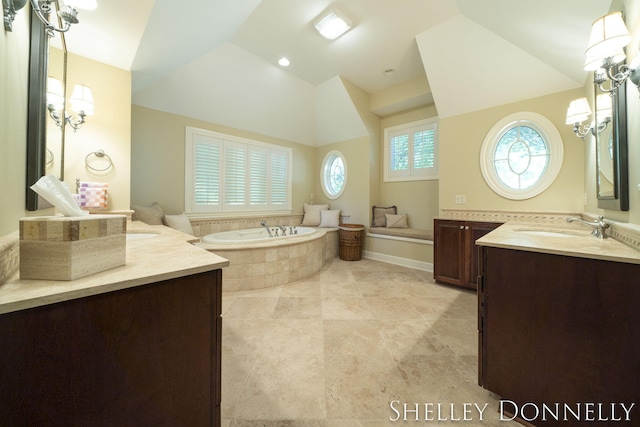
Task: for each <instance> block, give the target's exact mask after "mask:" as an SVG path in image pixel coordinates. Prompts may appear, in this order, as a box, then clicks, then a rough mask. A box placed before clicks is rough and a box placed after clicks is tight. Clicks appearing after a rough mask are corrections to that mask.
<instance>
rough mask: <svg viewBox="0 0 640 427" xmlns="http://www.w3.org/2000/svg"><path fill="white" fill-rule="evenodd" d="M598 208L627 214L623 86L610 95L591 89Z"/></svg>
mask: <svg viewBox="0 0 640 427" xmlns="http://www.w3.org/2000/svg"><path fill="white" fill-rule="evenodd" d="M594 88H595V90H594V95H595V96H594V99H595V122H594V125H593V127H592V129H593V130H594V135H595V147H596V191H597V196H598V207H599V208H601V209H609V210H620V211H628V210H629V172H628V155H627V98H626V84H623V85H621V86H620V87H619V88H618V89H616V90H614V91H613V92H612V93H611V94H609V93H607V92H603V91H602V90H600V88H599V87H598V85H594Z"/></svg>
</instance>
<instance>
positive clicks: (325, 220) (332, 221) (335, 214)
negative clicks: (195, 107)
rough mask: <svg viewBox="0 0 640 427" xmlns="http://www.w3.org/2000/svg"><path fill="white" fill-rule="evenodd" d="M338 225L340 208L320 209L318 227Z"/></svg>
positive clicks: (334, 226)
mask: <svg viewBox="0 0 640 427" xmlns="http://www.w3.org/2000/svg"><path fill="white" fill-rule="evenodd" d="M339 225H340V209H335V210H321V211H320V227H322V228H336V227H338V226H339Z"/></svg>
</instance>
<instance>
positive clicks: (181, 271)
mask: <svg viewBox="0 0 640 427" xmlns="http://www.w3.org/2000/svg"><path fill="white" fill-rule="evenodd" d="M127 233H129V234H138V235H139V236H140V238H138V239H135V238H134V239H131V240H129V239H128V240H127V248H126V251H127V254H126V264H125V265H123V266H121V267H116V268H112V269H110V270H106V271H102V272H100V273H96V274H93V275H91V276H87V277H83V278H80V279H77V280H71V281H53V280H25V279H20V278H19V274H18V273H16V274H15V275H14V276H12V277H11V278H9V280H7V281H6V282H5V283H3V284H2V285H0V314H2V313H9V312H13V311H19V310H24V309H28V308H33V307H38V306H42V305H47V304H53V303H57V302H61V301H67V300H71V299H77V298H82V297H86V296H90V295H98V294H102V293H106V292H111V291H115V290H120V289H126V288H131V287H134V286H140V285H146V284H149V283H153V282H157V281H161V280H167V279H174V278H177V277H182V276H188V275H191V274H197V273H203V272H206V271H212V270H217V269H220V268H222V267H227V266H228V265H229V261H228V260H226V259H224V258H222V257H219V256H217V255H215V254H213V253H211V252H208V251H206V250H204V249H202V248H199V247H197V246H195V245H193V244H192V243H193V242H195V241H198V239H197V238H196V237H193V236H190V235H188V234H184V233H182V232H180V231H177V230H174V229H171V228H169V227H165V226H162V225H154V226H151V225H147V224H144V223H142V222H139V221H133V222H132V221H128V222H127Z"/></svg>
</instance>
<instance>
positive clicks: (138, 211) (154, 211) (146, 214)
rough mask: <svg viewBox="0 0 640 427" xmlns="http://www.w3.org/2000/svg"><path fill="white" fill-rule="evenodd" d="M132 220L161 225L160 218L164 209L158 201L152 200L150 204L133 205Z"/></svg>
mask: <svg viewBox="0 0 640 427" xmlns="http://www.w3.org/2000/svg"><path fill="white" fill-rule="evenodd" d="M133 211H134V212H133V216H132V217H131V219H132V220H134V221H142V222H144V223H145V224H149V225H162V218H163V217H164V211H163V210H162V206H160V204H159V203H158V202H153V203H152V204H151V206H135V205H134V206H133Z"/></svg>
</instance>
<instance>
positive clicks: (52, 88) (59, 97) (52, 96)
mask: <svg viewBox="0 0 640 427" xmlns="http://www.w3.org/2000/svg"><path fill="white" fill-rule="evenodd" d="M47 105H53V106H54V107H55V109H56V110H62V107H63V105H64V89H63V88H62V82H61V81H60V80H58V79H56V78H55V77H48V78H47Z"/></svg>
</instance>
